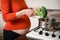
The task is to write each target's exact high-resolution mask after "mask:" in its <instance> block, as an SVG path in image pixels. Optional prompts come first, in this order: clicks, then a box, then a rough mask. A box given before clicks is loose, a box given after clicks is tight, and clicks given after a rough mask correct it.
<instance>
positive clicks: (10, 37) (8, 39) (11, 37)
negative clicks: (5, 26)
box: [3, 30, 21, 40]
mask: <svg viewBox="0 0 60 40" xmlns="http://www.w3.org/2000/svg"><path fill="white" fill-rule="evenodd" d="M19 36H21V35H20V34H17V33H15V32H13V31H9V30H4V31H3V39H4V40H15V39H16V38H17V37H19Z"/></svg>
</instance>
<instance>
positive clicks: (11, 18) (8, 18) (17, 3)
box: [1, 0, 31, 30]
mask: <svg viewBox="0 0 60 40" xmlns="http://www.w3.org/2000/svg"><path fill="white" fill-rule="evenodd" d="M9 2H10V3H11V5H10V3H9ZM1 5H2V16H3V20H4V21H5V22H6V25H5V27H4V29H5V30H19V29H26V28H29V27H30V25H31V24H30V20H29V18H28V16H26V15H23V16H21V17H20V18H19V19H17V18H16V12H17V11H20V10H23V9H26V8H28V7H27V5H26V4H25V2H24V0H2V1H1Z"/></svg>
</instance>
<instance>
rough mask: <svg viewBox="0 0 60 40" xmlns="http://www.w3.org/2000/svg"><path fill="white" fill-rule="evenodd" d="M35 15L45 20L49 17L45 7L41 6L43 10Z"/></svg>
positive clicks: (37, 11) (39, 10)
mask: <svg viewBox="0 0 60 40" xmlns="http://www.w3.org/2000/svg"><path fill="white" fill-rule="evenodd" d="M35 13H36V14H37V15H39V16H40V17H41V18H43V19H44V18H45V17H46V16H47V10H46V8H45V7H44V6H41V8H40V9H38V10H36V11H35Z"/></svg>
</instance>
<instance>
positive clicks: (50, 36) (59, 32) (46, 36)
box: [26, 19, 60, 40]
mask: <svg viewBox="0 0 60 40" xmlns="http://www.w3.org/2000/svg"><path fill="white" fill-rule="evenodd" d="M38 20H39V23H38V26H37V27H36V28H34V30H33V31H31V32H29V33H28V34H27V35H26V36H28V37H31V38H35V39H39V40H60V23H59V22H56V21H55V20H53V21H51V20H49V21H48V22H47V21H41V19H38ZM50 23H51V25H50ZM52 24H53V25H52Z"/></svg>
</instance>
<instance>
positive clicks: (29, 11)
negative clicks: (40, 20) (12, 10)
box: [16, 9, 33, 18]
mask: <svg viewBox="0 0 60 40" xmlns="http://www.w3.org/2000/svg"><path fill="white" fill-rule="evenodd" d="M32 13H33V10H32V9H24V10H21V11H19V12H16V17H17V18H19V17H20V16H22V15H27V16H28V17H30V16H31V15H32Z"/></svg>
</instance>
